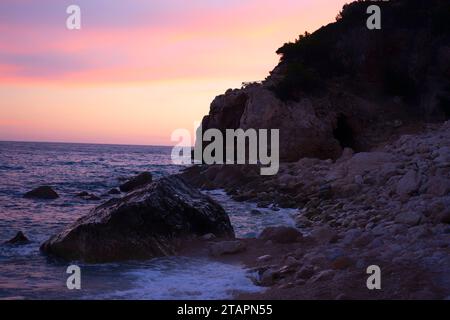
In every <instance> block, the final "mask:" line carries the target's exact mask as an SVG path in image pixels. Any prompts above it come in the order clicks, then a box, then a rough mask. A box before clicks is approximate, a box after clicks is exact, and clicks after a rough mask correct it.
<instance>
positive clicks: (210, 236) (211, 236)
mask: <svg viewBox="0 0 450 320" xmlns="http://www.w3.org/2000/svg"><path fill="white" fill-rule="evenodd" d="M201 239H202V240H204V241H211V240H215V239H217V237H216V236H215V234H213V233H207V234H205V235H203V236H201Z"/></svg>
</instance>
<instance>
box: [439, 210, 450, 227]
mask: <svg viewBox="0 0 450 320" xmlns="http://www.w3.org/2000/svg"><path fill="white" fill-rule="evenodd" d="M438 222H440V223H444V224H450V208H446V209H445V210H444V211H442V212H441V213H439V214H438Z"/></svg>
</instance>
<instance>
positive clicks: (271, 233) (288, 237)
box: [259, 227, 303, 244]
mask: <svg viewBox="0 0 450 320" xmlns="http://www.w3.org/2000/svg"><path fill="white" fill-rule="evenodd" d="M259 239H261V240H266V241H272V242H273V243H282V244H287V243H295V242H300V241H301V240H302V239H303V235H302V233H301V232H300V231H299V230H297V229H296V228H293V227H269V228H266V229H265V230H264V231H263V232H262V233H261V235H260V236H259Z"/></svg>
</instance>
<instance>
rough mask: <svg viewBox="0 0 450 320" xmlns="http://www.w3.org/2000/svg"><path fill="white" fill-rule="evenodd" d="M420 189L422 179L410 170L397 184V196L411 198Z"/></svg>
mask: <svg viewBox="0 0 450 320" xmlns="http://www.w3.org/2000/svg"><path fill="white" fill-rule="evenodd" d="M419 187H420V177H419V174H418V173H417V171H415V170H409V171H408V172H407V173H406V174H405V175H404V176H403V177H402V178H401V179H400V181H399V182H398V184H397V189H396V191H397V194H398V195H399V196H410V195H411V194H413V193H414V192H416V191H417V190H418V189H419Z"/></svg>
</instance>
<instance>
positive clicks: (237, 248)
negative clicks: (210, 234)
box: [209, 241, 247, 257]
mask: <svg viewBox="0 0 450 320" xmlns="http://www.w3.org/2000/svg"><path fill="white" fill-rule="evenodd" d="M246 249H247V248H246V246H245V244H244V243H243V242H241V241H223V242H218V243H214V244H213V245H211V247H210V248H209V252H210V254H211V255H212V256H215V257H218V256H223V255H230V254H236V253H240V252H243V251H245V250H246Z"/></svg>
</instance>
